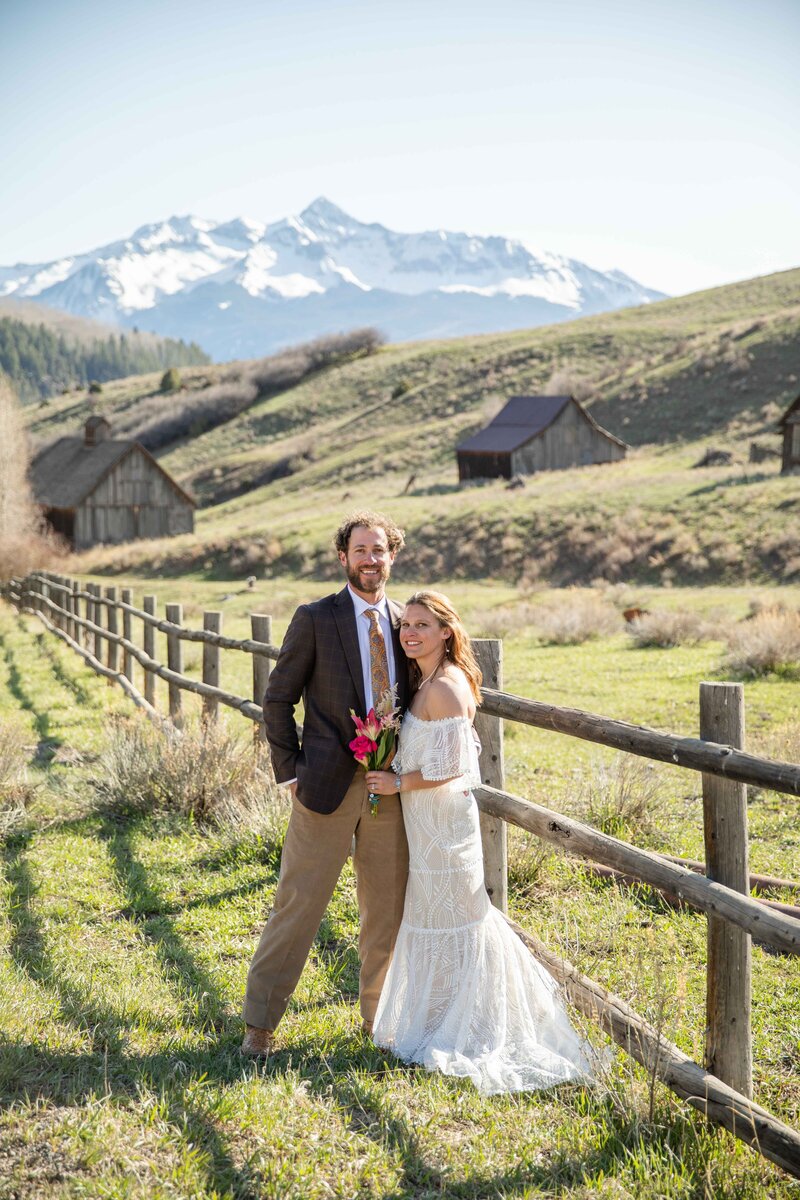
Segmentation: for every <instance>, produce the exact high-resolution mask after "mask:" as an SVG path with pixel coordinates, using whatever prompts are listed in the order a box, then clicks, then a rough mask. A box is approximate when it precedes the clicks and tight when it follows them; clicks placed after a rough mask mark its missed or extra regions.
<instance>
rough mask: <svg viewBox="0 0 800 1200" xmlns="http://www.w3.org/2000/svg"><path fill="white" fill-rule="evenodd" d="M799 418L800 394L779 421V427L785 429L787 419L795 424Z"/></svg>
mask: <svg viewBox="0 0 800 1200" xmlns="http://www.w3.org/2000/svg"><path fill="white" fill-rule="evenodd" d="M798 420H800V396H798V397H797V399H796V400H793V401H792V403H791V404H790V405H789V407H788V408H787V410H786V412H785V413H784V414H783V416H782V417H781V418H780V420H779V421H778V428H779V429H783V427H784V425H785V424H786V423H787V421H791V422H792V424H794V423H795V422H796V421H798Z"/></svg>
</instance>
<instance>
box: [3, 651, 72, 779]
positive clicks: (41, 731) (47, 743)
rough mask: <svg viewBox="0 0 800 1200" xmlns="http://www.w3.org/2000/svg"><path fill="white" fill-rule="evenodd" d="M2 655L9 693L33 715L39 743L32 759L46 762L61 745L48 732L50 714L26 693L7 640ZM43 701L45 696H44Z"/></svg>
mask: <svg viewBox="0 0 800 1200" xmlns="http://www.w3.org/2000/svg"><path fill="white" fill-rule="evenodd" d="M3 657H4V658H5V661H6V667H7V669H8V688H9V691H10V692H11V695H12V696H13V697H14V699H15V700H16V701H17V703H18V704H19V706H20V708H23V709H24V710H25V711H26V712H29V713H30V714H31V716H32V717H33V723H34V726H35V729H36V732H37V734H38V735H39V744H38V746H37V747H36V754H35V755H34V761H35V762H38V763H47V762H49V761H50V759H51V758H52V756H53V754H54V753H55V751H56V749H57V748H58V747H59V746H60V745H61V740H60V739H59V738H54V737H52V736H51V733H50V714H49V713H48V711H47V709H46V708H40V707H38V704H37V702H35V701H34V699H33V697H32V696H30V695H29V694H28V691H27V690H26V688H25V684H24V683H23V679H22V675H21V674H20V671H19V667H18V666H17V660H16V658H15V656H14V651H13V649H12V648H11V646H10V644H9V643H8V642H4V644H3ZM44 699H45V701H46V699H47V697H44Z"/></svg>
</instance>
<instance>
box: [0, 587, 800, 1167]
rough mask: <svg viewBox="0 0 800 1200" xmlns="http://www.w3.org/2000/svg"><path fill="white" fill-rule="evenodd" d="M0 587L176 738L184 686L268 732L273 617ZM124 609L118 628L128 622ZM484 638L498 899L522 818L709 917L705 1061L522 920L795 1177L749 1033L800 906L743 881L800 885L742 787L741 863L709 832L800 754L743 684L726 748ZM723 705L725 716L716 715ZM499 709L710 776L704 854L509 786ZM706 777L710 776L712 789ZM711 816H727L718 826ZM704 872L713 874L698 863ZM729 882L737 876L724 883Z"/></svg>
mask: <svg viewBox="0 0 800 1200" xmlns="http://www.w3.org/2000/svg"><path fill="white" fill-rule="evenodd" d="M3 595H4V596H5V597H6V598H7V599H8V600H9V601H10V602H11V603H12V604H13V605H15V607H16V608H17V609H18V610H19V611H20V612H24V613H27V614H30V615H32V616H35V617H37V618H38V619H39V620H40V621H41V622H42V623H43V625H44V626H45V628H46V629H48V630H49V631H51V632H53V633H54V634H55V635H56V636H58V637H59V638H61V639H62V640H63V641H64V642H65V643H66V644H67V645H69V646H70V647H71V648H72V649H74V650H75V651H76V652H77V653H78V654H79V655H80V656H81V658H82V659H83V660H84V661H85V662H86V663H87V664H88V665H89V666H90V667H91V668H92V669H93V670H94V671H96V672H98V673H99V674H101V675H103V676H104V677H105V678H107V679H109V681H113V682H117V683H119V684H120V686H121V687H122V688H123V689H124V691H125V693H126V694H127V695H128V696H129V697H130V699H131V700H132V701H133V702H134V703H135V704H137V705H138V706H139V707H140V708H142V710H143V711H144V712H145V713H146V714H147V716H148V717H150V719H151V720H153V721H154V722H155V723H156V724H157V725H158V726H159V727H160V728H161V729H163V730H164V732H166V733H168V734H170V735H172V736H180V735H179V733H178V730H179V728H180V726H181V723H182V714H181V705H180V695H181V692H182V691H189V692H192V693H194V694H196V695H198V696H200V697H201V698H202V700H203V716H204V719H205V720H215V719H216V716H217V706H218V704H224V705H226V706H227V707H229V708H231V709H233V710H234V711H237V712H239V713H241V714H242V716H244V717H245V718H247V719H248V720H249V721H251V722H253V725H254V728H255V741H256V745H257V746H258V745H260V744H263V742H264V740H265V733H264V724H263V710H262V705H261V700H262V699H263V695H264V691H265V688H266V685H267V681H268V679H269V673H270V670H271V663H272V661H274V660H275V659H277V657H278V654H279V652H280V647H278V646H276V645H274V644H273V643H272V637H271V633H272V627H271V619H270V618H269V617H267V616H262V615H260V614H251V632H252V634H253V636H252V637H251V638H229V637H225V636H223V635H222V633H221V632H220V624H221V619H222V616H221V613H219V612H206V613H204V615H203V626H204V628H203V629H188V628H186V627H185V626H184V625H183V621H182V608H181V606H180V605H168V606H167V619H166V620H163V619H161V618H159V617H158V616H157V615H156V613H155V606H156V600H155V597H154V596H145V598H144V607H143V608H137V607H136V606H135V605H134V604H133V603H132V602H131V601H132V595H131V593H130V592H129V591H128V590H127V589H123V591H122V594H121V596H119V595H118V593H117V588H116V587H114V586H109V587H107V588H106V595H102V594H101V591H100V587H99V586H98V585H96V584H88V585H84V586H81V585H80V583H79V582H78V581H77V580H71V579H67V578H66V577H63V576H56V575H54V574H52V573H50V572H35V573H33V574H32V575H30V576H27V577H26V578H25V579H22V580H18V579H14V580H12V581H11V582H10V583H9V584H6V585H5V586H4V588H3ZM56 597H60V598H61V603H58V602H57V600H56ZM81 608H83V611H81ZM103 614H105V620H103ZM120 618H121V627H122V632H120V631H119V623H120V621H119V619H120ZM133 621H141V623H142V626H143V646H138V645H137V644H136V643H135V641H134V640H133V637H132V623H133ZM157 632H160V633H162V634H164V635H165V636H166V639H167V648H168V661H169V664H170V665H168V666H164V665H163V663H161V662H160V661H159V660H158V659H157V658H156V655H155V634H156V633H157ZM184 641H188V642H199V643H202V644H203V668H202V674H203V678H202V680H197V679H193V678H191V677H189V676H187V675H186V674H185V673H184V671H183V659H182V653H181V650H180V645H181V643H182V642H184ZM474 646H475V651H476V655H477V657H478V661H479V664H480V666H481V669H482V671H483V676H484V680H485V681H486V683H487V684H490V685H491V686H486V687H484V688H483V689H482V704H481V707H480V709H479V714H478V716H477V717H476V722H475V724H476V729H477V730H478V732H479V735H480V738H481V742H482V752H481V756H480V764H481V778H482V781H483V783H482V786H480V787H476V788H475V789H474V793H475V798H476V801H477V804H478V808H479V812H480V821H481V837H482V842H483V850H484V866H485V879H486V888H487V891H488V893H489V895H490V897H491V900H492V903H493V904H495V905H496V906H497V907H498V908H500V909H501V910H502V911H505V909H506V896H507V875H508V868H507V859H506V830H507V827H508V825H514V826H516V827H517V828H519V829H522V830H525V831H526V832H529V833H533V834H534V835H535V836H536V837H538V838H539V839H541V840H542V841H544V842H547V843H549V844H551V845H555V846H557V847H558V848H559V849H560V850H562V851H564V852H565V853H567V854H570V855H573V856H577V857H579V858H581V859H583V860H586V861H588V862H589V863H590V864H600V865H599V866H598V868H597V869H598V870H603V871H607V872H611V873H613V874H614V876H615V878H617V879H619V880H624V881H628V880H632V881H635V882H637V883H644V884H646V885H647V886H650V887H654V888H656V889H658V890H659V891H661V892H662V893H663V894H664V895H665V896H668V897H675V898H676V899H677V902H683V903H686V904H689V905H691V906H692V907H694V908H695V909H697V910H699V911H701V912H703V913H705V914H706V916H707V920H708V927H709V931H710V940H709V957H708V965H707V980H708V993H707V1015H708V1027H707V1029H706V1065H705V1066H704V1067H703V1066H699V1065H698V1064H697V1063H694V1062H692V1061H691V1060H690V1059H688V1058H687V1056H686V1055H684V1054H683V1053H682V1052H681V1051H680V1050H678V1049H677V1047H675V1046H673V1045H672V1044H671V1043H669V1042H667V1041H666V1040H665V1039H664V1038H663V1037H662V1036H661V1034H660V1033H658V1032H657V1031H656V1030H654V1029H653V1028H652V1027H650V1026H649V1025H647V1023H646V1022H645V1021H644V1020H643V1019H642V1018H641V1017H639V1016H638V1015H637V1014H636V1013H634V1012H633V1011H632V1010H631V1009H630V1008H629V1007H628V1006H627V1005H626V1003H625V1002H624V1001H623V1000H622V999H621V998H619V997H616V996H614V995H613V994H612V993H610V992H608V991H607V990H606V989H604V988H602V987H601V986H600V985H599V984H597V983H595V982H594V981H592V980H590V979H588V978H586V977H585V976H582V975H581V974H580V973H579V972H578V971H577V969H576V968H575V967H574V966H572V965H570V964H568V963H565V962H564V961H563V960H561V959H560V958H559V957H558V956H557V955H554V954H553V953H552V951H550V950H548V948H547V947H545V946H544V945H543V944H542V943H541V942H539V941H538V940H537V939H536V938H534V937H532V936H531V935H530V934H528V933H526V932H524V931H523V930H521V929H519V927H518V926H515V929H516V931H517V933H518V934H519V936H520V937H521V938H522V939H523V941H525V942H526V944H527V945H528V946H529V948H530V949H531V950H532V951H533V953H534V954H535V955H536V957H537V958H538V959H539V960H540V961H541V962H542V963H544V965H545V966H546V967H547V968H548V970H550V972H551V974H552V975H553V976H554V977H555V978H556V979H558V980H559V981H560V982H561V983H562V984H563V985H564V987H565V990H566V992H567V995H568V996H569V998H570V999H571V1000H572V1002H573V1003H574V1004H575V1005H576V1007H578V1008H579V1009H581V1011H583V1012H585V1013H586V1014H587V1015H589V1016H591V1017H592V1018H593V1019H595V1020H597V1021H598V1022H599V1023H600V1025H601V1026H602V1028H603V1029H605V1030H606V1032H607V1033H608V1034H609V1035H610V1036H611V1037H612V1038H613V1039H614V1040H615V1041H616V1042H617V1043H618V1044H619V1045H620V1046H622V1047H623V1049H625V1050H626V1051H627V1052H628V1053H629V1054H631V1055H632V1056H633V1057H634V1058H635V1059H637V1061H638V1062H640V1063H641V1064H642V1065H643V1066H645V1068H646V1069H647V1070H648V1071H651V1072H652V1073H653V1075H654V1076H655V1077H657V1078H660V1079H662V1080H663V1081H664V1082H665V1083H666V1084H667V1086H669V1087H670V1088H671V1089H672V1090H673V1091H674V1092H676V1093H677V1094H678V1095H679V1096H682V1097H684V1098H685V1099H687V1100H688V1102H689V1103H690V1104H692V1105H693V1106H694V1107H695V1108H697V1109H699V1110H700V1111H701V1112H703V1113H704V1114H705V1115H706V1117H707V1118H708V1119H709V1120H711V1121H714V1122H715V1123H717V1124H721V1125H723V1126H724V1127H725V1128H727V1129H729V1130H730V1131H731V1132H732V1133H734V1134H735V1135H736V1136H737V1137H739V1138H741V1139H743V1140H744V1141H745V1142H747V1143H749V1144H750V1145H753V1146H754V1147H755V1148H756V1149H757V1150H759V1151H760V1153H762V1154H764V1155H765V1156H766V1157H767V1158H770V1159H771V1160H772V1161H773V1162H775V1163H777V1164H779V1165H780V1166H781V1167H783V1169H784V1170H787V1171H789V1172H790V1173H792V1174H794V1175H796V1176H797V1177H798V1178H800V1134H798V1133H796V1132H795V1131H793V1130H791V1129H789V1128H788V1127H787V1126H785V1125H784V1124H782V1123H781V1122H780V1121H779V1120H777V1118H775V1117H774V1116H773V1115H772V1114H770V1113H769V1112H767V1111H766V1110H765V1109H763V1108H760V1107H759V1105H757V1104H755V1103H753V1101H752V1099H751V1098H750V1097H751V1094H752V1079H751V1071H750V1045H751V1042H750V1029H749V989H750V965H749V947H750V939H751V937H753V938H756V939H757V940H758V942H759V943H761V944H763V945H767V946H771V947H773V948H774V949H775V950H777V951H779V952H781V953H784V954H793V955H796V954H798V953H800V919H798V917H797V915H796V914H797V910H796V909H792V908H791V907H790V906H787V905H780V904H779V903H776V902H769V901H765V900H763V899H761V898H760V897H759V898H754V897H752V896H751V895H750V894H749V886H754V887H759V889H760V888H762V887H770V888H774V887H780V888H790V889H791V888H796V889H800V883H796V882H795V881H792V880H782V879H776V878H773V877H768V876H751V875H750V874H749V872H748V869H747V861H746V860H747V848H746V843H747V830H746V805H744V804H743V803H742V795H743V788H742V792H741V794H740V793H738V792H737V793H736V797H737V804H738V808H739V817H738V818H737V819H738V820H739V821H740V824H741V828H740V829H739V831H738V832H737V833H736V837H735V838H734V842H733V843H731V845H734V844H735V845H736V846H737V847H738V849H737V850H736V854H737V855H739V858H738V860H737V862H736V863H735V864H733V862H732V860H731V861H728V860H726V859H725V857H724V855H725V854H726V853H727V854H729V855H730V854H732V853H733V850H731V849H727V850H725V851H723V852H722V853H723V857H722V860H721V861H717V860H718V859H719V854H720V847H719V845H717V844H716V841H715V842H714V844H709V837H710V836H712V837H714V838H715V839H716V837H717V833H716V832H714V831H715V830H716V829H718V828H719V829H722V830H725V823H726V821H728V823H729V822H730V814H729V813H728V809H727V805H728V803H729V797H730V796H732V795H733V793H730V792H729V791H726V790H725V789H730V788H734V789H736V788H740V787H741V785H744V784H750V785H755V786H758V787H763V788H768V789H770V790H772V791H778V792H783V793H786V794H788V795H792V796H798V795H800V766H798V765H796V764H792V763H783V762H776V761H774V760H772V759H767V758H762V757H759V756H756V755H752V754H748V753H746V752H745V751H744V750H743V749H742V748H741V747H742V746H743V721H744V718H743V702H742V700H741V694H740V693H741V685H731V684H727V685H726V684H721V685H716V684H715V685H708V684H704V685H701V694H700V707H701V714H703V715H702V721H703V722H704V726H703V727H704V729H705V730H706V732H711V733H714V732H716V733H717V734H720V733H721V734H722V735H723V736H725V737H730V738H731V741H737V740H738V744H737V745H728V744H725V743H723V742H722V741H714V740H713V739H712V738H708V737H706V738H704V737H700V738H693V737H682V736H676V735H673V734H665V733H660V732H658V731H657V730H654V729H649V728H647V727H646V726H640V725H631V724H628V723H626V722H624V721H618V720H615V719H612V718H609V717H604V716H599V715H597V714H595V713H590V712H584V711H582V710H580V709H573V708H564V707H559V706H556V705H551V704H545V703H542V702H540V701H535V700H529V699H527V698H525V697H521V696H514V695H511V694H510V693H507V692H505V691H504V690H503V688H502V670H503V662H502V643H501V642H499V641H495V640H491V639H476V640H475V642H474ZM104 648H105V658H106V661H105V662H103V655H104ZM222 649H230V650H237V651H240V652H244V653H247V654H250V655H251V656H252V662H253V673H252V678H253V698H252V699H249V698H246V697H242V696H236V695H234V694H233V693H230V692H228V691H226V690H225V689H224V688H222V687H220V685H219V678H220V671H219V651H220V650H222ZM120 655H121V656H122V669H121V670H120V668H119V658H120ZM134 662H135V663H137V664H138V665H139V666H140V667H141V668H142V670H143V672H144V694H142V692H140V691H139V689H138V688H137V687H136V686H135V684H134V682H133V664H134ZM156 678H161V679H162V680H164V681H165V682H166V683H167V684H168V687H169V714H170V717H169V720H167V718H166V717H165V716H163V715H162V714H161V713H160V712H158V710H157V708H156V706H155V692H154V681H155V679H156ZM704 689H705V691H704ZM726 689H729V692H726ZM737 689H738V691H737ZM729 700H730V701H731V702H732V703H734V702H735V703H739V704H740V705H741V714H740V716H741V720H740V726H739V727H738V734H736V735H735V736H734V733H735V730H736V728H737V726H736V725H735V722H734V724H733V725H731V724H729V723H726V722H727V720H728V717H727V716H726V713H725V712H722V710H724V709H725V706H726V705H727V704H728V702H729ZM735 703H734V707H735ZM715 705H716V706H717V709H715ZM720 706H721V708H720ZM717 710H719V711H720V712H722V716H723V719H722V720H721V722H720V720H719V719H718V715H717ZM504 721H515V722H517V723H519V724H523V725H528V726H535V727H537V728H540V729H546V730H550V731H552V732H555V733H561V734H564V735H566V736H569V737H576V738H580V739H582V740H585V741H591V742H595V743H597V744H599V745H603V746H607V747H609V748H611V749H615V750H619V751H622V752H625V753H628V754H635V755H638V756H640V757H645V758H648V759H652V760H655V761H658V762H664V763H669V764H671V765H673V766H679V767H683V768H685V769H688V770H692V771H696V772H699V773H700V774H701V776H702V779H703V796H704V821H705V826H706V828H705V837H706V855H707V859H706V863H705V864H704V863H697V862H694V861H686V860H680V859H677V858H675V857H674V856H670V855H661V854H657V853H654V852H651V851H647V850H641V849H639V848H637V847H635V846H632V845H630V844H629V843H628V842H624V841H622V840H621V839H619V838H615V837H612V836H610V835H608V834H604V833H601V832H600V831H599V830H597V829H593V828H592V827H591V826H588V825H584V824H582V823H581V822H579V821H576V820H574V819H572V818H570V817H567V816H565V815H564V814H562V813H557V812H554V811H552V810H550V809H547V808H545V807H543V806H542V805H539V804H535V803H533V802H531V801H529V800H525V799H523V798H521V797H519V796H514V795H512V794H511V793H509V792H507V791H505V789H504V780H505V777H504V760H503V755H504V750H503V722H504ZM732 731H733V732H732ZM299 732H302V731H300V730H299ZM711 784H714V788H712V787H711ZM714 789H716V791H715V790H714ZM720 789H721V790H720ZM720 819H721V824H719V822H720ZM715 822H717V823H718V824H717V825H715ZM710 831H711V832H710ZM737 839H738V840H737ZM742 846H744V851H743V853H744V859H743V860H742V858H741V855H742V849H741V847H742ZM734 867H735V869H734ZM698 870H699V871H701V872H706V874H698ZM715 872H719V875H720V878H714V877H709V876H713V875H714V874H715ZM759 881H760V882H759ZM729 883H733V885H734V886H727V885H728V884H729ZM512 925H513V922H512ZM719 929H727V930H728V931H729V933H730V934H734V933H735V934H736V935H737V938H738V939H739V940H738V941H737V939H734V938H730V939H728V940H729V941H730V942H731V943H732V944H735V945H737V946H738V947H739V949H737V950H735V951H728V950H725V952H724V953H722V955H721V957H719V959H718V958H717V954H718V951H717V950H715V949H714V945H713V943H712V939H711V931H714V930H717V931H718V930H719ZM742 939H743V940H742ZM717 941H718V942H719V938H718V937H717ZM737 955H739V956H740V957H737ZM728 989H729V990H730V995H729V994H728ZM734 995H735V996H736V998H737V999H736V1004H737V1005H739V1009H738V1010H737V1013H738V1017H739V1019H738V1020H737V1022H733V1023H732V1024H735V1025H737V1028H736V1029H732V1028H728V1026H727V1025H726V1023H725V1022H723V1021H721V1019H720V1014H719V1013H718V1012H713V1011H711V1008H712V1007H717V1008H720V1007H722V1008H724V1005H725V1002H726V1001H727V1002H729V1003H730V1002H731V1000H732V997H733V996H734ZM720 1001H721V1003H720ZM742 1006H744V1007H743V1008H742ZM742 1018H743V1019H742ZM715 1067H716V1069H714V1068H715Z"/></svg>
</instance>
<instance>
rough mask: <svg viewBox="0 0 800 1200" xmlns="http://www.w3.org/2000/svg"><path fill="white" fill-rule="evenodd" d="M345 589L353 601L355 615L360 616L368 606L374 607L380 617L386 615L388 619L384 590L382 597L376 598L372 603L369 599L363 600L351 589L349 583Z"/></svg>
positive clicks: (387, 606)
mask: <svg viewBox="0 0 800 1200" xmlns="http://www.w3.org/2000/svg"><path fill="white" fill-rule="evenodd" d="M347 590H348V592H349V593H350V599H351V600H352V601H353V607H354V608H355V610H356V616H357V617H360V616H361V615H362V614H363V613H365V612H366V611H367V609H368V608H376V609H377V610H378V612H379V613H380V614H381V616H382V617H386V618H387V619H388V617H389V605H388V603H387V600H386V593H385V592H384V594H383V598H382V599H381V600H376V601H374V602H373V603H370V601H369V600H364V599H363V598H362V597H361V596H357V595H356V593H355V592H354V591H353V589H352V588H351V587H350V584H349V583H348V585H347Z"/></svg>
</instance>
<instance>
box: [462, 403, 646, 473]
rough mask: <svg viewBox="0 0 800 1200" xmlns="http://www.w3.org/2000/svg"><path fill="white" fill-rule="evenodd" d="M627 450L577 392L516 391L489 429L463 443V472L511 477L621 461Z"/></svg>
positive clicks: (490, 423)
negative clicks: (526, 393)
mask: <svg viewBox="0 0 800 1200" xmlns="http://www.w3.org/2000/svg"><path fill="white" fill-rule="evenodd" d="M627 450H628V447H627V445H626V444H625V442H623V441H621V440H620V439H619V438H618V437H615V436H614V434H613V433H609V432H608V430H607V429H603V428H602V426H601V425H598V424H597V422H596V421H595V420H594V418H593V417H592V416H591V415H590V414H589V413H588V412H587V411H586V409H585V408H584V407H583V405H582V404H581V403H580V402H579V401H578V400H576V399H575V397H574V396H512V397H511V399H510V400H509V401H508V403H507V404H506V406H505V407H504V408H503V409H502V411H501V412H499V413H498V414H497V416H496V417H494V419H493V420H492V421H490V422H489V424H488V425H487V426H486V428H485V429H481V430H480V431H479V432H478V433H476V434H473V436H472V437H470V438H467V440H466V441H465V442H462V443H461V445H460V446H458V448H457V450H456V454H457V456H458V477H459V479H460V480H461V481H462V482H463V481H466V480H470V479H494V478H501V479H511V478H513V476H515V475H533V474H534V472H536V471H557V470H562V469H564V468H565V467H583V466H590V465H592V464H594V463H608V462H617V461H618V460H619V459H621V458H624V457H625V454H626V451H627Z"/></svg>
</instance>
